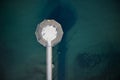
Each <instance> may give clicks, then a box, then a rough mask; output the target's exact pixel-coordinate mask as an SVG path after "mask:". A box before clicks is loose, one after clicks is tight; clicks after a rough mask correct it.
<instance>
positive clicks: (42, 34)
mask: <svg viewBox="0 0 120 80" xmlns="http://www.w3.org/2000/svg"><path fill="white" fill-rule="evenodd" d="M35 35H36V37H37V41H38V42H39V43H40V44H42V45H43V46H45V47H46V46H48V39H49V38H51V39H49V40H51V46H55V45H56V44H57V43H59V42H60V41H61V39H62V36H63V30H62V27H61V25H60V24H59V23H58V22H56V21H55V20H44V21H42V22H41V23H40V24H38V25H37V29H36V31H35Z"/></svg>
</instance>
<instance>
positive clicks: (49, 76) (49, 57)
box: [46, 42, 52, 80]
mask: <svg viewBox="0 0 120 80" xmlns="http://www.w3.org/2000/svg"><path fill="white" fill-rule="evenodd" d="M46 57H47V60H46V63H47V72H46V73H47V80H52V46H51V42H50V43H49V42H48V45H47V54H46Z"/></svg>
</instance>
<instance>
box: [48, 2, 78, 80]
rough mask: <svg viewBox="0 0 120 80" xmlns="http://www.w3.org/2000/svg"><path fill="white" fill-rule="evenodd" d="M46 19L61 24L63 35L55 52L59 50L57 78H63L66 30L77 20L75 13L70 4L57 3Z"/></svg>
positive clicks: (59, 79)
mask: <svg viewBox="0 0 120 80" xmlns="http://www.w3.org/2000/svg"><path fill="white" fill-rule="evenodd" d="M47 18H48V19H55V20H56V21H57V22H59V23H60V24H61V25H62V28H63V31H64V35H63V38H62V41H61V42H60V43H59V48H58V50H57V52H60V55H59V56H58V80H65V64H66V60H65V58H66V53H67V41H66V36H67V32H68V31H69V30H70V29H71V28H72V27H73V25H74V24H75V22H76V20H77V15H76V13H75V11H74V10H73V9H72V6H68V5H63V4H59V5H58V6H57V7H55V9H54V10H53V11H51V13H50V14H49V15H48V17H47Z"/></svg>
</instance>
